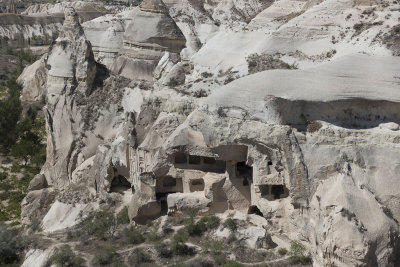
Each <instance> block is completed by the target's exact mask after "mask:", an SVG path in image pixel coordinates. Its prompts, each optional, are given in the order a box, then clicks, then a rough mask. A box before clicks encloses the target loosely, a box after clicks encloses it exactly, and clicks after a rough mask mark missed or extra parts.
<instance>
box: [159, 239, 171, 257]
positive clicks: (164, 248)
mask: <svg viewBox="0 0 400 267" xmlns="http://www.w3.org/2000/svg"><path fill="white" fill-rule="evenodd" d="M156 251H157V253H158V255H159V256H160V257H162V258H166V259H169V258H172V256H173V255H174V253H173V251H172V250H171V248H170V247H169V246H168V244H166V243H160V244H157V245H156Z"/></svg>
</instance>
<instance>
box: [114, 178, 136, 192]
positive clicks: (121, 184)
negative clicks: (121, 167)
mask: <svg viewBox="0 0 400 267" xmlns="http://www.w3.org/2000/svg"><path fill="white" fill-rule="evenodd" d="M131 187H132V185H131V183H130V182H129V181H128V180H127V179H126V178H125V177H124V176H122V175H118V176H116V177H114V179H113V180H112V182H111V188H110V192H116V193H122V192H124V191H126V190H129V189H131Z"/></svg>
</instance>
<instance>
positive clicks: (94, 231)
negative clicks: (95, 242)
mask: <svg viewBox="0 0 400 267" xmlns="http://www.w3.org/2000/svg"><path fill="white" fill-rule="evenodd" d="M79 226H80V227H81V229H82V231H83V233H85V234H87V235H89V236H95V237H96V238H98V239H101V240H107V239H109V238H111V237H113V236H114V233H115V230H116V227H117V223H116V219H115V216H114V214H113V213H112V212H109V211H98V212H92V213H90V214H89V215H88V216H87V217H86V218H85V219H84V220H83V221H82V222H81V223H80V224H79Z"/></svg>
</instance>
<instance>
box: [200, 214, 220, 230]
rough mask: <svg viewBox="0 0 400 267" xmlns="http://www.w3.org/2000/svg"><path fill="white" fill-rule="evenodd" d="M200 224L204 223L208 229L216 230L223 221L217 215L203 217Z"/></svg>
mask: <svg viewBox="0 0 400 267" xmlns="http://www.w3.org/2000/svg"><path fill="white" fill-rule="evenodd" d="M199 222H201V223H204V224H205V225H206V227H207V229H215V228H217V227H218V226H219V224H220V222H221V220H220V218H218V217H217V216H215V215H209V216H204V217H202V218H201V219H200V221H199Z"/></svg>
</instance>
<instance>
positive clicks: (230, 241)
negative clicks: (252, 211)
mask: <svg viewBox="0 0 400 267" xmlns="http://www.w3.org/2000/svg"><path fill="white" fill-rule="evenodd" d="M236 240H237V237H236V235H235V234H234V233H231V234H230V235H229V236H228V239H227V240H226V242H227V243H228V244H231V243H233V242H235V241H236Z"/></svg>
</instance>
